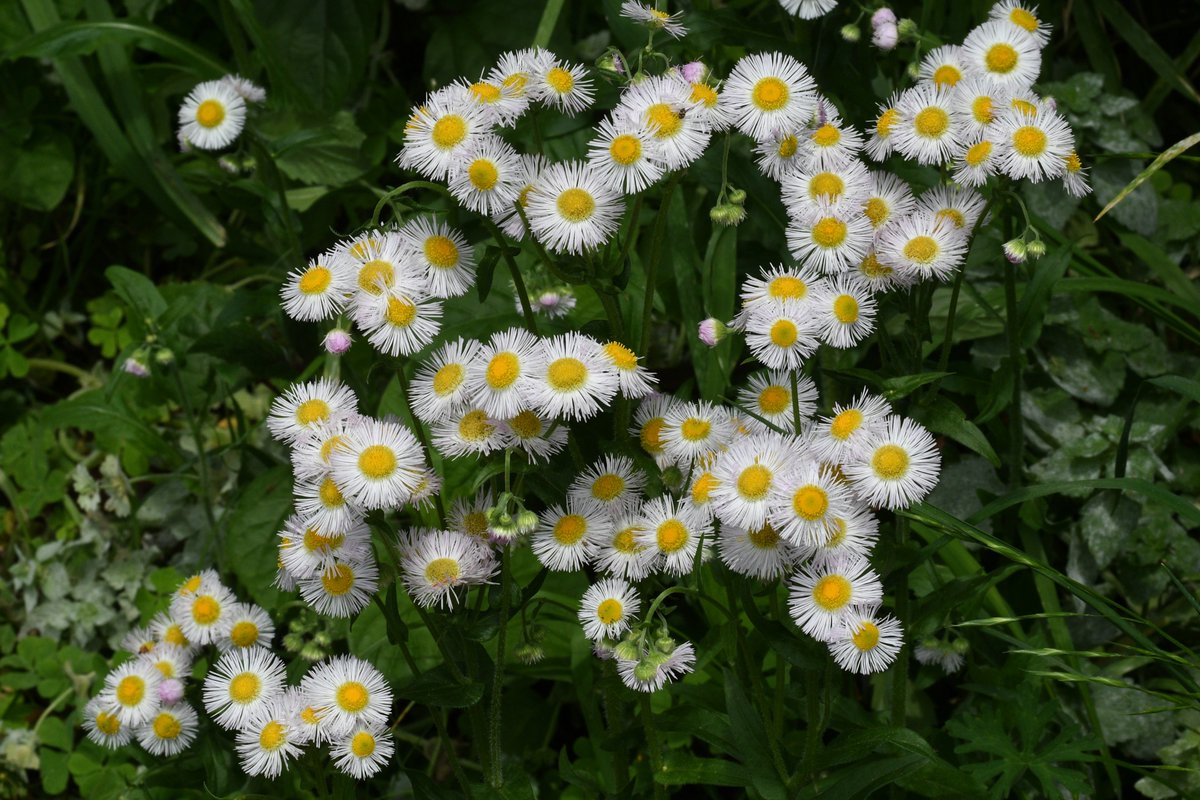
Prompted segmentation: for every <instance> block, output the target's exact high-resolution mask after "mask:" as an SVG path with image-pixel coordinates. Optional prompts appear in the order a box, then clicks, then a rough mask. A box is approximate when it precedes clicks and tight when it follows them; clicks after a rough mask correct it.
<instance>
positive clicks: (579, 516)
mask: <svg viewBox="0 0 1200 800" xmlns="http://www.w3.org/2000/svg"><path fill="white" fill-rule="evenodd" d="M538 516H539V517H540V524H539V525H538V529H537V530H536V531H534V534H533V541H532V544H531V548H532V550H533V554H534V555H535V556H537V559H538V561H540V562H542V565H543V566H545V567H546V568H547V569H549V570H551V571H553V572H573V571H575V570H577V569H579V568H581V567H582V566H583V565H584V564H586V563H588V562H589V561H591V559H592V557H593V556H594V555H595V554H596V549H597V547H599V543H600V542H601V541H602V540H603V539H605V538H607V537H608V536H609V535H610V530H611V526H612V518H611V517H609V515H608V512H607V511H605V509H604V506H602V505H601V504H600V503H598V502H596V501H594V500H581V501H577V500H573V499H570V498H568V499H567V503H566V507H565V508H564V507H563V506H558V505H555V506H551V507H550V508H548V509H546V510H545V511H543V512H542V513H541V514H539V515H538Z"/></svg>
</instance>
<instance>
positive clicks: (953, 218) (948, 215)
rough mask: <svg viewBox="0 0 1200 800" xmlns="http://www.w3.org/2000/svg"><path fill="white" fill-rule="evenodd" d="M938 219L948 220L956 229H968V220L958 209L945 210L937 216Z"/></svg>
mask: <svg viewBox="0 0 1200 800" xmlns="http://www.w3.org/2000/svg"><path fill="white" fill-rule="evenodd" d="M934 216H936V217H937V218H938V219H948V220H950V222H951V224H953V225H954V227H956V228H963V227H966V224H967V218H966V217H965V216H963V213H962V212H961V211H959V210H958V209H957V208H943V209H942V210H941V211H939V212H937V214H935V215H934Z"/></svg>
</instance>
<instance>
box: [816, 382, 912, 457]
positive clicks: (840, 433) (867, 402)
mask: <svg viewBox="0 0 1200 800" xmlns="http://www.w3.org/2000/svg"><path fill="white" fill-rule="evenodd" d="M891 411H892V407H891V406H890V405H888V402H887V400H884V399H883V398H882V397H877V396H875V395H872V394H870V393H869V392H863V393H862V394H860V395H859V396H858V397H855V398H854V399H853V400H851V401H850V402H849V403H845V404H842V403H837V404H835V405H834V407H833V416H831V417H821V418H820V419H819V420H818V421H817V424H816V425H815V426H814V427H813V436H812V438H811V440H810V442H809V444H810V447H811V448H812V456H813V458H815V459H817V460H819V461H823V462H825V463H827V464H842V463H844V462H845V460H846V459H847V458H849V457H850V456H851V455H852V453H853V452H854V450H855V449H856V448H857V447H858V446H859V445H860V444H861V443H863V442H864V441H866V437H867V436H868V435H869V434H870V433H871V432H872V431H874V430H875V429H876V428H877V427H878V426H880V425H881V424H882V423H883V422H884V420H885V419H886V418H887V416H888V415H889V414H890V413H891Z"/></svg>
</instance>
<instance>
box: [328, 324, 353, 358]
mask: <svg viewBox="0 0 1200 800" xmlns="http://www.w3.org/2000/svg"><path fill="white" fill-rule="evenodd" d="M350 342H351V339H350V334H349V333H348V332H346V331H344V330H342V329H341V328H334V329H333V330H331V331H330V332H329V333H327V334H325V352H327V353H330V354H332V355H335V356H340V355H341V354H342V353H344V352H346V351H347V350H349V349H350Z"/></svg>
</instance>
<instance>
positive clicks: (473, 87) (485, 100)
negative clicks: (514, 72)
mask: <svg viewBox="0 0 1200 800" xmlns="http://www.w3.org/2000/svg"><path fill="white" fill-rule="evenodd" d="M461 85H462V86H465V87H466V89H467V91H468V92H470V94H471V96H472V97H473V98H474V99H475V102H476V103H478V104H479V105H480V106H482V107H483V108H484V109H485V110H486V111H487V112H488V114H489V115H491V118H492V120H493V122H494V123H495V124H496V125H498V126H500V127H503V128H511V127H512V126H513V125H515V124H516V122H517V120H518V119H520V118H521V116H522V115H523V114H524V113H525V111H526V110H527V109H528V108H529V99H530V98H529V94H528V93H527V92H523V91H522V92H518V91H517V89H516V87H515V86H512V85H505V84H503V83H501V82H499V81H496V80H491V79H488V78H480V79H479V80H477V81H474V82H471V81H462V82H461Z"/></svg>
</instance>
